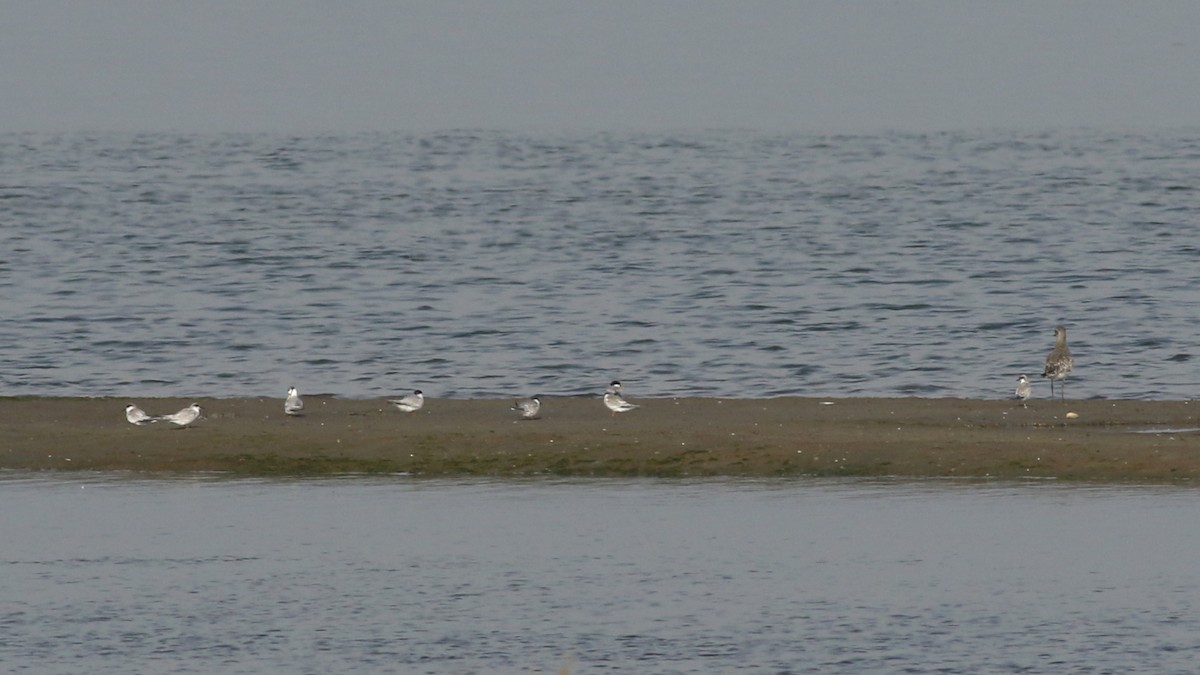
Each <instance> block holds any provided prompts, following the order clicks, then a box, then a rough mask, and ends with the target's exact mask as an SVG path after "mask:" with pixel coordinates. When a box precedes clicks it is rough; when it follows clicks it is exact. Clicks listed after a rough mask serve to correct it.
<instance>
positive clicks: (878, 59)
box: [0, 0, 1200, 132]
mask: <svg viewBox="0 0 1200 675" xmlns="http://www.w3.org/2000/svg"><path fill="white" fill-rule="evenodd" d="M1198 123H1200V1H1197V0H1161V1H1154V0H1150V1H1136V0H1128V1H1120V2H1116V1H1110V0H1071V1H1055V0H1011V1H1010V0H957V1H951V0H888V1H883V0H817V1H804V0H773V1H756V0H727V1H716V0H686V1H685V0H662V1H660V0H591V1H590V2H582V1H580V2H573V1H568V0H481V1H474V2H473V1H464V2H457V1H454V0H431V1H429V2H402V1H387V0H329V1H321V2H317V1H304V0H95V1H93V0H79V1H60V0H7V1H6V2H4V3H3V5H2V6H0V131H41V130H51V131H69V130H108V129H119V130H162V129H176V130H204V131H211V130H273V131H289V132H317V131H334V132H337V131H357V130H368V129H382V130H391V129H400V130H413V131H424V130H430V129H447V128H497V129H516V130H522V131H560V130H574V129H580V130H585V129H611V130H686V129H694V128H711V127H741V128H754V129H765V130H799V131H877V130H884V129H903V130H939V129H941V130H947V129H975V128H980V127H989V128H990V127H1017V128H1031V127H1033V128H1037V127H1048V126H1077V125H1086V126H1104V127H1121V128H1125V127H1154V126H1183V125H1189V126H1190V125H1196V124H1198Z"/></svg>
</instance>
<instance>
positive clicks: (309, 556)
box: [0, 478, 1200, 674]
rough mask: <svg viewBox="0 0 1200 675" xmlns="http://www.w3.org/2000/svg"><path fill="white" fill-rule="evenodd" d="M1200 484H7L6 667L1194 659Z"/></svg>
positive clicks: (1, 630) (146, 669)
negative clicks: (1183, 487) (1173, 486)
mask: <svg viewBox="0 0 1200 675" xmlns="http://www.w3.org/2000/svg"><path fill="white" fill-rule="evenodd" d="M1198 508H1200V492H1197V491H1195V490H1186V491H1184V490H1168V489H1145V488H1139V489H1108V488H1106V489H1086V488H1066V487H1055V486H1049V485H1043V486H1017V485H1000V486H982V485H966V486H955V485H953V484H944V483H937V484H895V483H870V482H828V481H797V482H779V483H772V482H763V483H698V484H687V483H655V482H630V483H604V482H593V483H585V484H579V483H555V482H535V483H527V484H520V483H503V484H490V483H463V484H453V483H425V482H420V483H413V482H407V481H403V480H396V481H374V482H370V481H340V482H339V481H322V482H295V483H266V482H205V481H195V482H185V481H180V482H151V481H128V482H120V481H114V480H112V479H96V480H92V481H86V480H85V481H82V482H81V481H66V480H50V481H47V480H42V479H34V480H28V479H19V478H18V479H14V478H9V479H6V480H3V481H0V511H3V513H4V514H5V518H4V519H3V520H0V540H2V541H3V542H4V547H3V554H2V555H0V558H2V559H0V565H2V566H3V570H4V588H5V590H4V594H5V598H4V602H3V604H2V606H0V663H3V664H4V670H5V672H31V673H33V672H37V673H68V672H70V673H80V672H87V673H129V672H138V673H165V672H172V673H183V672H187V673H213V672H223V673H258V672H294V673H302V672H311V673H316V672H322V673H324V672H395V673H530V672H555V671H557V670H558V669H559V668H560V667H562V666H563V665H564V664H569V665H570V667H571V672H572V673H576V674H578V673H608V672H611V673H705V674H708V673H733V672H739V673H740V672H749V673H804V672H811V673H828V672H945V673H985V672H1072V673H1127V672H1148V673H1149V672H1152V673H1191V672H1195V666H1196V663H1197V657H1198V656H1200V566H1197V565H1196V551H1197V548H1196V542H1197V541H1200V519H1197V518H1196V517H1195V514H1196V512H1197V509H1198Z"/></svg>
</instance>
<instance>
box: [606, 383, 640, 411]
mask: <svg viewBox="0 0 1200 675" xmlns="http://www.w3.org/2000/svg"><path fill="white" fill-rule="evenodd" d="M604 405H605V407H607V408H608V409H609V410H611V411H612V413H613V417H616V416H617V413H623V412H629V411H630V410H634V409H636V408H640V407H641V406H639V405H634V404H633V403H630V402H629V401H626V400H625V398H624V397H622V396H621V383H620V382H618V381H616V380H613V381H612V383H611V384H609V385H608V389H606V390H605V391H604Z"/></svg>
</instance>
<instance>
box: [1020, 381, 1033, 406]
mask: <svg viewBox="0 0 1200 675" xmlns="http://www.w3.org/2000/svg"><path fill="white" fill-rule="evenodd" d="M1032 393H1033V388H1032V387H1030V386H1029V378H1028V377H1025V376H1024V375H1021V376H1020V377H1018V378H1017V398H1019V399H1021V407H1022V408H1028V407H1029V406H1028V405H1026V404H1025V402H1026V401H1028V400H1029V395H1030V394H1032Z"/></svg>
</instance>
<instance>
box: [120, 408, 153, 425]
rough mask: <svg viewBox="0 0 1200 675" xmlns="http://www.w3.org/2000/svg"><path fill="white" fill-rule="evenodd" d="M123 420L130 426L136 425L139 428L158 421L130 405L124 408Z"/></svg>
mask: <svg viewBox="0 0 1200 675" xmlns="http://www.w3.org/2000/svg"><path fill="white" fill-rule="evenodd" d="M125 419H127V420H129V423H130V424H136V425H138V426H139V427H141V426H145V425H147V424H152V423H154V422H157V421H158V418H157V417H151V416H150V415H147V414H146V411H145V410H142V409H141V408H139V407H137V406H136V405H134V404H132V403H130V404H129V405H127V406H125Z"/></svg>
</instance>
